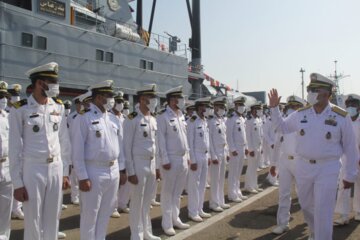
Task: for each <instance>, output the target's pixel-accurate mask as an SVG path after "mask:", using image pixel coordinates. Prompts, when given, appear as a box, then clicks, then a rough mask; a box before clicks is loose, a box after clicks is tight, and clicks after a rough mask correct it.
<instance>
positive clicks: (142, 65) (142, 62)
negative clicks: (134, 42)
mask: <svg viewBox="0 0 360 240" xmlns="http://www.w3.org/2000/svg"><path fill="white" fill-rule="evenodd" d="M140 68H141V69H146V60H144V59H140Z"/></svg>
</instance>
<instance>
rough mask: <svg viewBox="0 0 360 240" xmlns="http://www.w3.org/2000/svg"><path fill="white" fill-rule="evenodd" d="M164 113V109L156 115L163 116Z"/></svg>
mask: <svg viewBox="0 0 360 240" xmlns="http://www.w3.org/2000/svg"><path fill="white" fill-rule="evenodd" d="M164 112H166V109H163V110H161V111H160V112H158V115H161V114H163V113H164Z"/></svg>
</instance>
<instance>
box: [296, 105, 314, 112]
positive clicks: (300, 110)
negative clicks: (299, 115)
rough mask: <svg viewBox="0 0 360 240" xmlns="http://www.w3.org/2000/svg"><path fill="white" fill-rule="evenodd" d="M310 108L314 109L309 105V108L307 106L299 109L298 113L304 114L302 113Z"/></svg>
mask: <svg viewBox="0 0 360 240" xmlns="http://www.w3.org/2000/svg"><path fill="white" fill-rule="evenodd" d="M309 108H312V105H307V106H305V107H302V108H299V109H298V110H297V111H298V112H302V111H304V110H306V109H309Z"/></svg>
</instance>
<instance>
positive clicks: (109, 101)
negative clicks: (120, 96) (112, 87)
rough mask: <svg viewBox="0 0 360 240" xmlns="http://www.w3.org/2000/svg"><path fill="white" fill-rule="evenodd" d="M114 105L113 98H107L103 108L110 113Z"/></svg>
mask: <svg viewBox="0 0 360 240" xmlns="http://www.w3.org/2000/svg"><path fill="white" fill-rule="evenodd" d="M114 105H115V99H114V98H107V99H106V103H105V104H104V108H105V110H106V111H110V110H111V109H112V108H113V107H114Z"/></svg>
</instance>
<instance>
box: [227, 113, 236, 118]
mask: <svg viewBox="0 0 360 240" xmlns="http://www.w3.org/2000/svg"><path fill="white" fill-rule="evenodd" d="M234 115H235V113H234V112H231V113H228V114H227V117H228V118H232V117H233V116H234Z"/></svg>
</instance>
